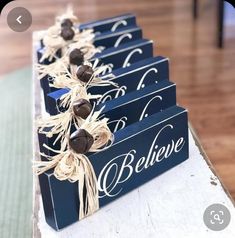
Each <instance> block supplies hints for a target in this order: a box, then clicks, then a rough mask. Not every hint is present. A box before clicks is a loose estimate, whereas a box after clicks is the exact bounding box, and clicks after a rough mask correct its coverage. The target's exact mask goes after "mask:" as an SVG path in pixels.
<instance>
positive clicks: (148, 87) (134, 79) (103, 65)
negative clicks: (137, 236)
mask: <svg viewBox="0 0 235 238" xmlns="http://www.w3.org/2000/svg"><path fill="white" fill-rule="evenodd" d="M35 51H37V52H36V53H37V58H38V63H37V64H36V65H35V66H34V69H35V73H36V75H37V78H38V80H40V84H41V89H38V90H41V91H42V92H43V99H44V100H43V103H45V110H46V113H45V112H42V116H41V117H40V118H38V120H37V122H36V124H37V128H38V129H37V130H38V138H39V146H40V152H41V153H40V158H41V160H40V161H35V162H34V165H33V167H34V171H35V173H36V174H37V175H39V181H40V189H41V194H42V200H43V207H44V213H45V218H46V221H47V223H48V224H49V225H50V226H51V227H52V228H54V229H55V230H60V229H62V228H64V227H66V226H68V225H70V224H72V223H74V222H77V221H78V220H81V219H83V218H85V217H86V216H88V215H92V214H93V213H94V212H95V211H97V210H98V209H99V208H102V207H103V206H105V205H106V204H108V203H110V202H112V201H114V200H115V199H117V198H119V197H120V196H122V195H124V194H126V193H128V192H129V191H131V190H133V189H135V188H137V187H139V186H141V185H142V184H144V183H145V182H147V181H149V180H151V179H153V178H154V177H156V176H158V175H160V174H162V173H164V172H165V171H167V170H169V169H171V168H173V167H175V166H177V165H178V164H180V163H182V162H183V161H185V160H186V159H187V158H188V156H189V152H188V119H187V110H185V109H184V108H182V107H180V106H178V105H177V102H176V85H175V83H173V82H171V81H170V80H169V60H168V58H166V57H163V56H154V55H153V41H152V40H148V39H145V38H143V35H142V29H141V28H140V27H138V26H137V23H136V17H135V16H134V15H132V14H125V15H121V16H116V17H111V18H107V19H102V20H97V21H93V22H89V23H85V24H80V23H78V21H77V18H76V16H75V15H74V14H73V12H72V10H71V9H68V10H67V12H66V13H65V14H63V15H61V16H59V17H57V18H56V19H55V24H54V25H53V26H52V27H50V28H49V29H48V30H46V31H43V32H41V34H40V38H39V39H38V41H37V49H35ZM113 206H115V202H114V203H113ZM140 206H141V204H140Z"/></svg>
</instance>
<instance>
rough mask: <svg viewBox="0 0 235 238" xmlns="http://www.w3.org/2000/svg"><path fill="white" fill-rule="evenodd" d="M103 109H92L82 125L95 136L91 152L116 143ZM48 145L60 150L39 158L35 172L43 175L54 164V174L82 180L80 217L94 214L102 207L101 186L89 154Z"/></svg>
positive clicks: (34, 165) (73, 179)
mask: <svg viewBox="0 0 235 238" xmlns="http://www.w3.org/2000/svg"><path fill="white" fill-rule="evenodd" d="M101 111H102V110H100V111H98V112H94V113H92V114H91V115H90V116H89V117H88V118H87V119H86V120H85V121H84V122H83V124H82V126H81V128H83V129H85V130H86V131H88V132H89V133H90V134H91V135H93V137H94V143H93V144H92V146H91V148H90V150H89V151H90V152H97V151H101V150H104V149H107V148H108V147H110V146H111V145H112V143H113V135H112V133H111V131H110V130H109V128H108V126H107V119H106V118H103V119H101V120H99V115H100V113H101ZM44 146H45V147H46V148H47V149H49V150H51V151H53V152H55V153H58V154H57V155H55V156H53V157H48V156H47V157H48V159H49V161H35V162H34V164H33V168H34V171H35V173H36V174H37V175H40V174H42V173H44V172H46V171H47V170H49V169H52V168H54V176H55V177H56V178H57V179H59V180H61V181H63V180H69V181H70V182H76V181H79V183H78V186H79V190H78V191H79V202H80V210H79V218H80V219H83V218H84V217H86V216H88V215H91V214H93V213H94V212H95V211H96V210H98V209H99V199H98V186H97V178H96V175H95V171H94V169H93V166H92V164H91V163H90V161H89V159H88V158H87V156H86V155H84V154H77V153H75V152H74V151H73V150H72V149H70V148H68V149H67V150H66V151H57V150H53V149H52V148H50V147H48V146H46V145H44ZM42 155H44V154H42ZM44 156H45V155H44ZM84 188H85V190H86V195H85V198H84V197H83V195H84Z"/></svg>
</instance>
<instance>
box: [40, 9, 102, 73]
mask: <svg viewBox="0 0 235 238" xmlns="http://www.w3.org/2000/svg"><path fill="white" fill-rule="evenodd" d="M64 19H70V20H71V21H72V22H73V23H75V22H77V17H76V16H74V14H73V10H72V8H71V7H69V8H68V9H67V12H66V13H65V14H63V15H61V16H59V17H57V18H56V22H55V25H53V26H51V27H49V28H48V30H47V31H46V32H45V34H44V36H43V39H42V40H43V44H44V51H43V53H42V57H41V59H40V61H39V62H40V63H41V62H43V60H45V59H48V60H49V61H52V60H53V59H54V58H56V59H57V56H56V54H57V52H58V50H61V51H62V52H61V53H62V56H64V55H65V54H66V53H67V52H68V50H69V49H71V48H72V47H76V48H79V49H80V48H81V49H84V51H85V55H86V58H87V59H90V58H91V57H92V56H93V55H94V54H96V53H98V52H101V51H102V49H103V47H98V48H95V46H94V45H93V41H94V37H95V34H94V32H93V30H92V29H85V30H83V31H80V30H79V29H78V25H77V26H76V27H72V29H73V31H74V33H75V35H74V37H73V39H72V40H64V39H63V37H61V35H60V33H61V22H62V21H63V20H64ZM57 60H58V59H57ZM51 67H53V66H51ZM45 70H46V69H45ZM45 70H44V71H45Z"/></svg>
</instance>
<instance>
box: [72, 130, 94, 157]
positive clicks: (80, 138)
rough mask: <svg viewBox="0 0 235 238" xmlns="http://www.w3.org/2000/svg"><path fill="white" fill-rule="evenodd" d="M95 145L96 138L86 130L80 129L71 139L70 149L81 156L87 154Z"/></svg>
mask: <svg viewBox="0 0 235 238" xmlns="http://www.w3.org/2000/svg"><path fill="white" fill-rule="evenodd" d="M93 143H94V138H93V136H92V135H91V134H89V133H88V132H87V131H86V130H84V129H80V128H79V129H78V130H77V131H75V132H74V133H72V135H71V136H70V139H69V145H70V147H71V148H72V149H73V150H74V151H75V152H77V153H79V154H85V153H87V152H88V151H89V150H90V148H91V146H92V145H93Z"/></svg>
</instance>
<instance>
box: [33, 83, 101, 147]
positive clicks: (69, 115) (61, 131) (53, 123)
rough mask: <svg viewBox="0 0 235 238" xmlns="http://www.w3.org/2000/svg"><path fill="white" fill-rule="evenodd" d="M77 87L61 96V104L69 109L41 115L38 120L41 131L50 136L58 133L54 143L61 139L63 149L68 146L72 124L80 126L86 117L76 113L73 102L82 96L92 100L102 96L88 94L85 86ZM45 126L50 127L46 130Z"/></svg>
mask: <svg viewBox="0 0 235 238" xmlns="http://www.w3.org/2000/svg"><path fill="white" fill-rule="evenodd" d="M76 88H77V89H75V90H72V93H71V92H68V93H67V94H65V95H63V97H62V98H61V100H62V101H61V102H62V103H61V104H62V105H61V106H63V107H65V108H66V107H68V110H67V111H65V112H61V113H59V114H57V115H53V116H49V117H46V118H41V117H39V118H38V119H37V122H36V124H37V127H38V128H39V133H41V134H44V135H46V136H47V137H49V138H50V137H52V136H53V135H57V136H56V138H55V141H54V143H53V145H55V144H56V143H57V142H58V141H60V143H61V150H64V149H65V148H66V146H67V141H66V135H67V134H68V133H70V130H71V127H72V125H74V126H75V127H77V128H79V127H80V126H81V124H82V123H83V121H84V119H82V118H80V117H77V116H76V115H75V114H74V112H73V104H72V103H71V102H75V101H76V100H77V99H80V98H83V99H86V100H87V101H90V100H91V99H94V98H99V97H101V95H91V94H87V92H86V89H85V88H84V87H80V86H76ZM45 128H48V130H44V129H45Z"/></svg>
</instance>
